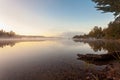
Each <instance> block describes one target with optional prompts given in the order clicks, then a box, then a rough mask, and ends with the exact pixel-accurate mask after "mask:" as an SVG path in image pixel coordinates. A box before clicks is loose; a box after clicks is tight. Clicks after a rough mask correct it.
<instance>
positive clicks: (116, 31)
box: [104, 22, 120, 39]
mask: <svg viewBox="0 0 120 80" xmlns="http://www.w3.org/2000/svg"><path fill="white" fill-rule="evenodd" d="M104 32H105V38H111V39H120V23H115V22H110V23H109V25H108V28H107V29H105V31H104Z"/></svg>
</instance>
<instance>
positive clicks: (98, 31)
mask: <svg viewBox="0 0 120 80" xmlns="http://www.w3.org/2000/svg"><path fill="white" fill-rule="evenodd" d="M88 35H89V37H94V38H97V39H98V38H102V37H103V36H104V34H103V31H102V28H101V27H97V26H95V27H94V28H93V29H92V30H91V31H90V32H89V34H88Z"/></svg>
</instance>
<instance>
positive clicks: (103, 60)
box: [77, 52, 120, 65]
mask: <svg viewBox="0 0 120 80" xmlns="http://www.w3.org/2000/svg"><path fill="white" fill-rule="evenodd" d="M77 56H78V58H77V59H78V60H84V61H85V62H89V63H92V64H96V65H105V64H107V63H108V62H111V61H113V60H120V52H111V53H107V54H100V55H98V54H86V55H84V54H77Z"/></svg>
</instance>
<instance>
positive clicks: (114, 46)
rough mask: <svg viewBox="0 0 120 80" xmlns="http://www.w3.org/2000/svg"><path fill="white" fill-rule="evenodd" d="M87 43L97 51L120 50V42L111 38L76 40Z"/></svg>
mask: <svg viewBox="0 0 120 80" xmlns="http://www.w3.org/2000/svg"><path fill="white" fill-rule="evenodd" d="M74 41H75V42H83V43H87V44H88V45H89V46H90V47H91V48H92V49H93V50H94V51H95V52H98V51H101V50H106V51H108V52H115V51H120V43H119V42H117V41H111V40H74Z"/></svg>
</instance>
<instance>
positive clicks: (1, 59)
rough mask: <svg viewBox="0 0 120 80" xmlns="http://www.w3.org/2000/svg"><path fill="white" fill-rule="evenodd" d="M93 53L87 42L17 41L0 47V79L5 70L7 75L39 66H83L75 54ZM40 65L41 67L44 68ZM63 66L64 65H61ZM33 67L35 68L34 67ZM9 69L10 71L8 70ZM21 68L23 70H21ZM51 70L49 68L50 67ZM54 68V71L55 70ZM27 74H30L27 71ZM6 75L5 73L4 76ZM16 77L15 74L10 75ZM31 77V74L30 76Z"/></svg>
mask: <svg viewBox="0 0 120 80" xmlns="http://www.w3.org/2000/svg"><path fill="white" fill-rule="evenodd" d="M88 52H89V53H95V52H94V51H93V50H92V49H91V48H90V46H89V45H88V44H83V43H75V42H74V41H72V40H55V41H53V40H51V41H49V40H46V41H40V42H19V43H16V44H15V45H14V46H13V47H10V46H6V47H4V48H0V79H1V74H3V73H4V72H5V71H7V72H8V73H7V74H8V75H10V73H13V74H15V73H14V71H15V70H17V71H16V73H18V74H23V73H24V71H26V72H28V71H27V70H28V69H29V68H30V69H29V70H30V71H31V70H32V72H34V70H35V71H38V70H37V69H38V68H40V69H41V66H43V65H44V66H45V67H46V68H47V70H48V69H50V68H51V67H52V69H55V68H53V67H56V66H57V70H58V69H61V68H65V67H68V68H66V69H69V67H70V69H71V66H73V65H74V66H73V67H74V68H75V69H78V68H84V65H83V64H84V62H83V61H78V60H77V54H78V53H81V54H85V53H88ZM101 53H102V52H101ZM44 66H43V67H42V68H43V69H45V71H46V68H45V67H44ZM63 66H65V67H63ZM34 67H35V68H34ZM9 69H10V70H11V71H9ZM20 69H22V70H23V71H22V72H21V70H20ZM24 69H25V70H24ZM94 69H95V68H94ZM50 70H51V69H50ZM57 70H56V71H57ZM28 75H30V74H29V73H28ZM6 77H7V76H6V75H5V78H6ZM12 77H16V76H12ZM30 77H32V76H30Z"/></svg>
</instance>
